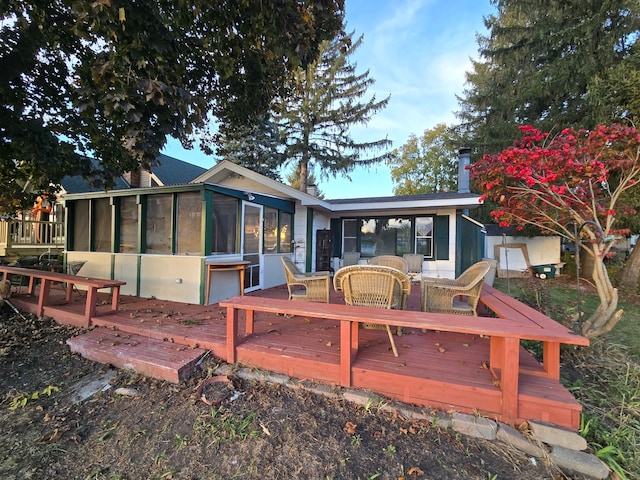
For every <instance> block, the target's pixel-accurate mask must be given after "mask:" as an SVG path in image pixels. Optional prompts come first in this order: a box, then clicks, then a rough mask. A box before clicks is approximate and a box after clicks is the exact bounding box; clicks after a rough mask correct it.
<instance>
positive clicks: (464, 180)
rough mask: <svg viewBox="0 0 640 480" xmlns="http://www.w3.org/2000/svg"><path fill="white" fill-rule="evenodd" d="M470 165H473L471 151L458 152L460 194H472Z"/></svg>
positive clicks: (462, 149)
mask: <svg viewBox="0 0 640 480" xmlns="http://www.w3.org/2000/svg"><path fill="white" fill-rule="evenodd" d="M469 165H471V149H470V148H466V147H465V148H461V149H460V150H459V151H458V193H471V189H470V186H471V181H470V176H469Z"/></svg>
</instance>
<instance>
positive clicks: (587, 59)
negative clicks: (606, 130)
mask: <svg viewBox="0 0 640 480" xmlns="http://www.w3.org/2000/svg"><path fill="white" fill-rule="evenodd" d="M494 3H495V4H496V6H497V10H498V14H497V15H496V16H494V15H491V16H489V17H487V18H486V19H485V25H486V26H487V28H488V29H489V31H490V34H489V35H488V36H484V37H483V36H481V37H479V47H480V53H481V54H482V58H481V60H479V61H476V62H475V63H474V64H473V70H472V72H469V73H468V74H467V83H468V85H469V88H468V89H467V90H466V91H465V92H464V96H463V98H459V101H460V103H461V107H462V110H461V111H460V112H459V114H458V115H459V118H460V120H461V121H462V127H463V129H464V130H466V133H467V134H468V135H469V136H471V137H472V138H473V140H474V144H475V145H480V146H481V148H483V149H484V152H485V153H486V152H488V153H495V152H496V151H499V150H501V149H502V148H505V147H507V146H508V145H510V144H511V142H512V140H513V139H514V138H516V137H517V136H518V131H517V127H518V126H519V125H523V124H532V125H535V126H536V127H538V128H540V129H542V130H545V131H551V132H554V131H560V130H561V129H563V128H566V127H575V128H588V129H589V128H593V127H594V126H595V125H597V124H598V123H601V122H608V121H611V120H612V119H611V118H609V119H603V118H601V117H600V118H598V114H597V108H596V104H597V102H598V98H597V97H594V96H593V95H592V94H591V92H592V90H593V86H594V85H595V83H596V82H597V81H599V79H602V78H604V77H605V76H606V75H607V74H608V72H610V71H611V69H612V68H614V67H615V66H616V65H619V64H620V63H621V62H623V61H624V60H625V59H626V58H627V57H628V56H629V55H630V53H631V51H632V47H633V45H634V44H635V43H636V42H637V41H638V38H639V37H638V32H639V31H640V7H639V4H638V2H637V0H599V1H584V0H566V1H563V2H549V1H548V0H517V1H516V0H496V1H495V2H494Z"/></svg>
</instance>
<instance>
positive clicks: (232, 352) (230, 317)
mask: <svg viewBox="0 0 640 480" xmlns="http://www.w3.org/2000/svg"><path fill="white" fill-rule="evenodd" d="M237 339H238V309H237V308H233V307H227V363H236V342H237Z"/></svg>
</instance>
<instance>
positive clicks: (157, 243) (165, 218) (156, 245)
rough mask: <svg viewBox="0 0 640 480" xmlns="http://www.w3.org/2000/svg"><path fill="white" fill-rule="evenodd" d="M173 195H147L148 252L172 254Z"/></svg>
mask: <svg viewBox="0 0 640 480" xmlns="http://www.w3.org/2000/svg"><path fill="white" fill-rule="evenodd" d="M171 204H172V195H170V194H162V195H148V196H147V248H146V253H164V254H171Z"/></svg>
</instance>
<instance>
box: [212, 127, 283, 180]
mask: <svg viewBox="0 0 640 480" xmlns="http://www.w3.org/2000/svg"><path fill="white" fill-rule="evenodd" d="M202 146H203V150H204V151H205V153H208V154H215V155H217V156H218V157H219V158H220V159H221V160H229V161H230V162H233V163H237V164H238V165H242V166H243V167H246V168H248V169H250V170H253V171H254V172H257V173H260V174H261V175H264V176H266V177H269V178H272V179H274V180H277V181H281V177H280V166H281V165H282V163H283V162H284V160H285V155H284V150H285V146H284V143H283V142H282V139H281V137H280V133H279V131H278V126H277V125H276V124H275V123H274V121H273V119H271V118H270V117H268V116H266V115H265V116H261V117H260V118H258V119H257V120H256V122H254V123H252V124H250V125H245V126H239V127H234V126H232V125H228V124H223V125H220V127H219V130H218V132H217V133H215V134H213V135H208V136H207V137H206V138H205V140H203V145H202Z"/></svg>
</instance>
